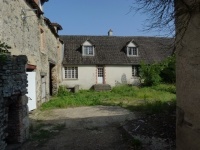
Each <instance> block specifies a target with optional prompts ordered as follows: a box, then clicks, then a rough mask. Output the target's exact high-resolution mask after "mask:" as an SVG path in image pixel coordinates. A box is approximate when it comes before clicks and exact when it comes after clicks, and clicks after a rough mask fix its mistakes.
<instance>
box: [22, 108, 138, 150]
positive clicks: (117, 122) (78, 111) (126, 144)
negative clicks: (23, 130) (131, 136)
mask: <svg viewBox="0 0 200 150" xmlns="http://www.w3.org/2000/svg"><path fill="white" fill-rule="evenodd" d="M136 118H137V115H136V114H135V113H133V112H130V111H128V110H126V109H123V108H121V107H116V106H115V107H114V106H93V107H77V108H68V109H55V110H50V111H42V112H41V111H38V110H37V111H35V112H33V113H32V114H30V122H31V129H32V131H31V139H30V140H29V141H28V142H26V143H25V144H23V145H22V147H21V148H20V150H36V149H37V150H131V149H133V147H132V145H131V143H130V141H128V140H126V136H124V134H123V131H122V128H121V126H122V125H124V124H125V123H126V122H127V121H130V120H133V119H136ZM34 134H35V135H34ZM48 134H50V135H48ZM51 135H52V136H51Z"/></svg>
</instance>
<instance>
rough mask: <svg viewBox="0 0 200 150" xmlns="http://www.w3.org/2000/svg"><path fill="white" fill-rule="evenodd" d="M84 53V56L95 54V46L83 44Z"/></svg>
mask: <svg viewBox="0 0 200 150" xmlns="http://www.w3.org/2000/svg"><path fill="white" fill-rule="evenodd" d="M83 55H84V56H94V49H93V46H83Z"/></svg>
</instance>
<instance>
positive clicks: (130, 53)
mask: <svg viewBox="0 0 200 150" xmlns="http://www.w3.org/2000/svg"><path fill="white" fill-rule="evenodd" d="M128 54H129V55H132V49H131V47H130V48H129V51H128Z"/></svg>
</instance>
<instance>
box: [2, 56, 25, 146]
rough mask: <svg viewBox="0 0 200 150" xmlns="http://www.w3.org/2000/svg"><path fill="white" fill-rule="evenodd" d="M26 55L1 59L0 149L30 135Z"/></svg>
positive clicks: (21, 140)
mask: <svg viewBox="0 0 200 150" xmlns="http://www.w3.org/2000/svg"><path fill="white" fill-rule="evenodd" d="M26 63H27V57H26V56H6V59H5V61H3V60H0V95H1V97H0V149H1V150H4V149H5V147H6V145H7V143H11V144H13V143H22V142H24V141H25V140H26V139H27V138H28V135H29V132H28V131H29V119H28V107H27V103H28V98H27V97H26V96H25V94H26V93H27V89H26V87H27V75H26V70H25V65H26Z"/></svg>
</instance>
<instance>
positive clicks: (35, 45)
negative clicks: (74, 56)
mask: <svg viewBox="0 0 200 150" xmlns="http://www.w3.org/2000/svg"><path fill="white" fill-rule="evenodd" d="M47 1H48V0H4V1H3V2H1V5H0V7H1V8H0V10H1V13H0V14H1V16H0V41H3V42H5V43H7V44H8V45H9V46H11V50H10V51H11V54H12V55H26V56H27V58H28V63H27V66H26V71H27V74H28V97H29V100H30V99H31V101H29V109H30V110H32V109H35V108H37V107H38V106H40V105H41V104H42V103H43V102H46V101H48V100H49V97H50V96H51V95H53V94H55V93H56V91H57V89H58V86H59V80H58V79H59V76H60V70H61V61H62V59H61V58H62V57H61V55H62V49H63V48H62V47H63V44H62V41H61V40H60V39H59V35H58V30H61V29H62V27H61V26H60V25H59V24H57V23H51V21H50V20H49V19H48V18H45V17H44V15H43V10H42V6H43V4H44V3H45V2H47Z"/></svg>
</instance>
